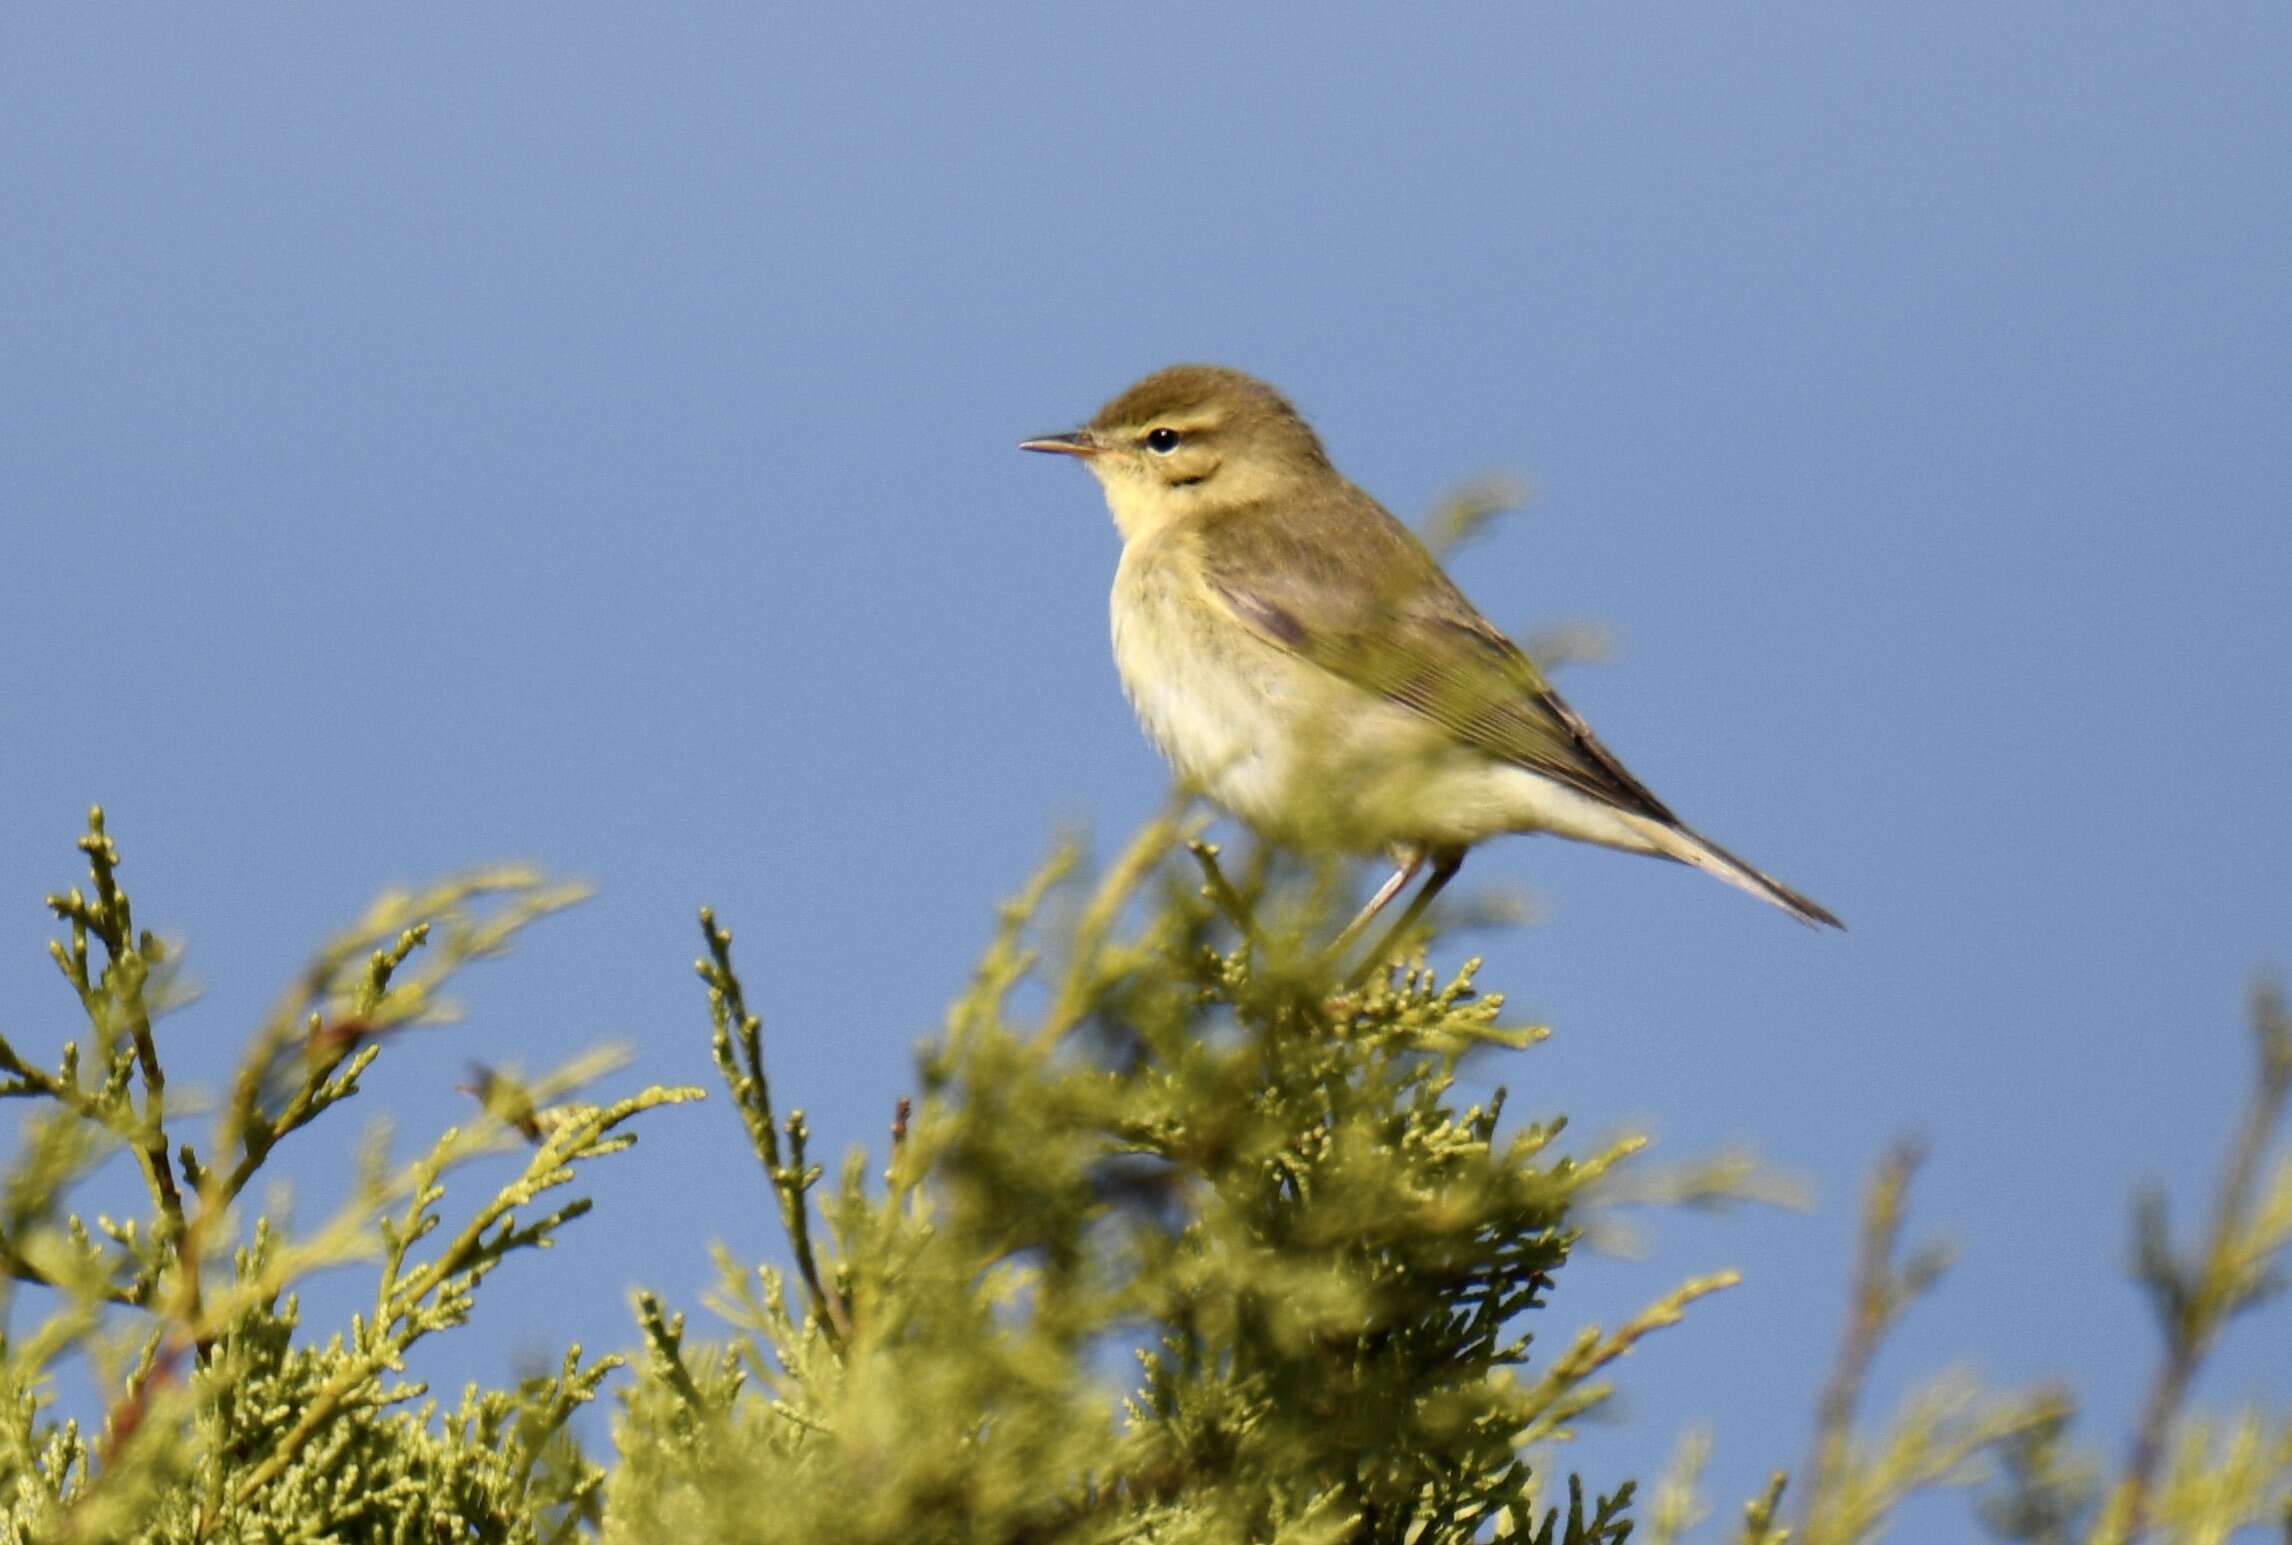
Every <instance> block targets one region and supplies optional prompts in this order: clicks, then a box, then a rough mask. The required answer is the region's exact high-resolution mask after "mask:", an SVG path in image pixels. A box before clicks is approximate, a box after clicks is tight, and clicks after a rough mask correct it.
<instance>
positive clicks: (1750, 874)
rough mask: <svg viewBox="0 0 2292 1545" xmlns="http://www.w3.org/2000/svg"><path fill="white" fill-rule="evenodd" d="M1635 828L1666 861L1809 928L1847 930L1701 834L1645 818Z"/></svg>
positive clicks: (1817, 906)
mask: <svg viewBox="0 0 2292 1545" xmlns="http://www.w3.org/2000/svg"><path fill="white" fill-rule="evenodd" d="M1632 824H1633V825H1635V826H1637V827H1638V828H1639V830H1640V831H1641V832H1642V833H1643V834H1644V835H1645V836H1646V838H1647V840H1648V841H1649V843H1651V844H1652V845H1653V846H1654V848H1655V851H1656V852H1658V853H1660V854H1662V855H1663V856H1664V857H1665V858H1675V859H1677V860H1679V862H1681V863H1683V864H1693V865H1694V866H1695V867H1696V868H1698V869H1700V870H1702V871H1703V872H1704V873H1705V874H1707V875H1710V876H1712V877H1713V878H1714V879H1720V880H1725V881H1726V882H1727V883H1728V884H1729V885H1732V886H1734V887H1735V888H1736V889H1737V890H1745V891H1749V892H1750V893H1751V894H1752V895H1754V896H1756V897H1758V898H1759V899H1760V900H1761V901H1765V902H1771V903H1772V904H1774V905H1775V906H1778V907H1781V908H1782V909H1783V910H1784V911H1785V912H1788V913H1790V914H1791V916H1793V917H1795V918H1797V919H1798V920H1799V921H1800V922H1802V923H1805V924H1806V925H1807V926H1808V927H1810V928H1837V929H1840V930H1842V931H1843V930H1844V929H1845V927H1846V924H1844V923H1842V922H1840V921H1839V920H1838V919H1837V917H1835V916H1833V915H1832V913H1831V912H1830V910H1829V908H1827V907H1824V906H1823V905H1821V904H1820V903H1819V902H1816V901H1813V900H1811V899H1810V898H1808V897H1805V896H1802V895H1800V894H1799V893H1798V892H1797V891H1795V890H1792V889H1791V888H1790V887H1789V886H1788V885H1785V884H1784V883H1783V882H1782V881H1780V880H1778V879H1775V878H1774V877H1773V876H1772V875H1767V874H1762V873H1760V872H1759V871H1758V870H1756V869H1754V868H1752V867H1751V866H1750V865H1749V864H1746V863H1744V862H1743V861H1742V860H1741V859H1739V858H1737V857H1736V856H1735V855H1734V854H1732V853H1730V852H1728V851H1727V850H1726V849H1725V848H1723V847H1721V846H1719V844H1718V843H1716V842H1713V841H1712V840H1711V839H1710V838H1708V837H1706V836H1704V835H1703V834H1702V833H1700V832H1697V831H1693V830H1691V829H1689V828H1688V827H1685V826H1680V825H1677V824H1676V823H1669V822H1662V821H1656V820H1652V819H1649V818H1645V817H1642V818H1640V819H1638V820H1635V821H1634V822H1633V823H1632Z"/></svg>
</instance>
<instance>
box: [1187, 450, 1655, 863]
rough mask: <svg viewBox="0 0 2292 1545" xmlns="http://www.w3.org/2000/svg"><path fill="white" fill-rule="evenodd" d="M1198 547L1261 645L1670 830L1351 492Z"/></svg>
mask: <svg viewBox="0 0 2292 1545" xmlns="http://www.w3.org/2000/svg"><path fill="white" fill-rule="evenodd" d="M1190 536H1191V538H1192V540H1193V542H1194V544H1195V548H1196V552H1197V554H1198V556H1199V558H1200V561H1201V564H1202V572H1203V577H1204V579H1205V580H1206V581H1207V582H1208V585H1209V588H1210V590H1211V591H1212V593H1214V594H1215V595H1216V596H1218V598H1219V599H1220V600H1221V601H1222V602H1223V603H1224V604H1225V605H1226V607H1227V608H1228V609H1229V610H1231V611H1232V613H1233V615H1234V617H1235V618H1236V620H1238V621H1239V622H1241V623H1242V624H1243V626H1245V627H1247V628H1249V629H1250V631H1251V632H1253V633H1255V634H1256V635H1257V636H1258V637H1260V638H1262V639H1264V640H1265V641H1266V642H1268V643H1270V644H1273V645H1275V646H1276V647H1278V648H1281V649H1285V650H1287V651H1289V652H1290V653H1292V654H1295V655H1297V656H1299V657H1300V658H1302V659H1305V660H1307V661H1310V662H1311V663H1313V664H1315V665H1318V666H1320V667H1321V668H1322V669H1324V670H1327V671H1330V672H1332V673H1333V674H1335V675H1337V676H1340V677H1342V678H1344V679H1345V680H1347V681H1350V682H1352V683H1354V684H1355V685H1357V686H1359V687H1362V688H1364V689H1365V690H1367V691H1371V692H1374V693H1376V694H1378V695H1379V696H1381V697H1385V698H1388V699H1390V700H1391V701H1393V702H1395V703H1399V704H1401V705H1403V706H1404V707H1407V708H1409V709H1411V710H1413V711H1415V712H1416V713H1419V714H1422V715H1423V716H1424V717H1425V718H1426V719H1428V720H1430V721H1431V722H1432V723H1434V724H1437V725H1439V726H1440V727H1441V728H1442V729H1443V730H1445V731H1447V732H1448V734H1450V735H1451V736H1453V737H1455V739H1456V740H1457V741H1458V742H1460V743H1461V744H1464V745H1468V746H1473V747H1476V748H1478V749H1479V750H1482V751H1485V752H1487V753H1488V754H1489V755H1490V756H1493V757H1497V758H1499V759H1501V760H1503V761H1507V762H1511V763H1513V764H1514V765H1516V766H1519V767H1523V768H1526V769H1527V770H1528V771H1530V772H1534V773H1540V774H1542V775H1543V776H1545V777H1547V778H1553V779H1557V780H1558V781H1560V782H1561V783H1564V784H1566V785H1568V786H1569V787H1571V788H1574V789H1578V790H1580V791H1582V792H1583V793H1586V794H1589V795H1591V796H1592V797H1594V798H1596V799H1600V800H1604V801H1606V802H1607V803H1609V804H1612V805H1616V806H1618V807H1620V808H1622V809H1626V810H1630V811H1632V812H1634V813H1636V814H1640V815H1645V816H1650V817H1653V818H1654V819H1656V820H1659V821H1663V822H1667V823H1673V822H1676V819H1677V818H1676V817H1674V816H1673V815H1672V813H1671V812H1670V810H1668V809H1666V808H1665V807H1664V805H1663V803H1662V801H1660V800H1658V799H1657V798H1656V797H1655V796H1654V795H1653V794H1652V793H1650V792H1649V791H1648V789H1647V786H1646V785H1645V784H1642V783H1641V782H1640V781H1639V780H1638V779H1637V778H1635V777H1633V776H1632V775H1631V773H1630V771H1629V770H1628V769H1626V768H1625V766H1624V765H1623V763H1622V762H1621V761H1619V760H1617V758H1616V756H1615V754H1614V753H1613V752H1611V751H1609V750H1608V748H1607V747H1605V746H1603V745H1601V744H1600V742H1599V739H1598V738H1597V737H1596V736H1594V735H1593V734H1592V731H1591V728H1590V726H1588V725H1587V724H1585V723H1584V720H1583V718H1582V716H1581V715H1579V714H1578V713H1577V712H1576V711H1575V710H1574V709H1573V708H1571V707H1569V706H1568V704H1567V703H1566V701H1565V700H1563V699H1562V698H1561V697H1560V695H1559V694H1558V693H1557V692H1554V691H1553V690H1552V688H1551V685H1550V684H1549V683H1548V682H1546V681H1545V680H1544V677H1543V674H1542V672H1540V671H1538V670H1537V669H1536V666H1535V662H1533V661H1531V660H1530V659H1529V658H1528V657H1527V656H1526V655H1525V654H1523V653H1521V651H1520V649H1519V648H1518V647H1517V646H1516V645H1514V644H1513V642H1512V641H1511V640H1510V639H1508V638H1506V637H1505V636H1504V635H1503V634H1502V633H1501V632H1499V631H1498V630H1497V629H1496V627H1495V626H1494V625H1493V624H1491V623H1490V622H1489V621H1488V619H1487V618H1485V617H1483V616H1482V615H1481V614H1480V613H1479V612H1478V611H1476V610H1475V609H1474V608H1473V605H1472V603H1471V602H1470V601H1468V600H1466V599H1465V598H1464V595H1463V593H1462V592H1461V591H1459V590H1458V589H1457V588H1456V586H1455V585H1454V584H1453V583H1452V582H1451V581H1450V580H1449V578H1448V576H1447V575H1446V574H1443V573H1442V572H1441V569H1440V565H1439V564H1438V563H1437V562H1435V561H1434V559H1433V556H1432V554H1431V553H1429V552H1427V551H1426V550H1425V547H1424V544H1423V543H1422V542H1419V541H1418V540H1417V539H1416V537H1415V536H1414V535H1412V534H1411V533H1410V532H1409V530H1408V528H1407V527H1405V526H1403V525H1402V524H1401V523H1400V522H1399V521H1397V520H1395V519H1394V518H1393V517H1392V516H1391V515H1390V514H1388V513H1387V512H1386V511H1385V509H1384V507H1383V506H1381V505H1379V504H1378V503H1377V502H1376V501H1375V500H1374V499H1371V498H1370V497H1369V496H1368V495H1367V494H1365V493H1362V492H1361V491H1360V490H1359V489H1357V488H1355V487H1353V486H1352V485H1351V484H1349V483H1346V484H1342V485H1340V486H1339V487H1338V488H1337V489H1335V490H1333V491H1332V493H1331V494H1330V496H1329V497H1328V498H1327V499H1325V500H1323V501H1321V502H1319V503H1317V504H1311V505H1301V504H1298V503H1296V502H1294V501H1292V502H1288V503H1287V504H1286V507H1285V505H1284V504H1282V503H1276V502H1272V501H1268V502H1265V503H1261V504H1254V505H1248V506H1244V507H1242V508H1240V509H1235V510H1227V511H1223V512H1221V513H1219V514H1218V515H1216V516H1215V517H1213V518H1210V519H1207V520H1205V521H1203V522H1202V523H1201V524H1200V525H1199V527H1198V528H1197V529H1196V530H1195V531H1193V532H1192V533H1190Z"/></svg>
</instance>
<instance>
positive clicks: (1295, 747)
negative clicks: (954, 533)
mask: <svg viewBox="0 0 2292 1545" xmlns="http://www.w3.org/2000/svg"><path fill="white" fill-rule="evenodd" d="M1220 605H1221V603H1220V602H1219V601H1218V600H1217V599H1216V597H1214V596H1213V595H1211V594H1210V593H1209V592H1208V591H1207V590H1206V589H1204V588H1201V587H1200V586H1199V582H1198V581H1197V580H1196V579H1195V577H1194V576H1193V574H1192V573H1191V572H1189V570H1188V568H1187V566H1186V565H1184V564H1183V563H1182V562H1172V561H1157V560H1156V558H1155V555H1154V554H1153V553H1152V551H1151V549H1149V550H1148V551H1147V552H1146V553H1144V554H1140V553H1137V552H1132V553H1128V554H1125V556H1124V559H1123V564H1122V568H1121V571H1120V572H1119V573H1118V574H1117V576H1116V579H1115V586H1114V595H1113V606H1112V613H1113V633H1114V660H1115V665H1116V668H1117V669H1118V670H1119V671H1120V672H1121V675H1122V684H1123V687H1124V689H1125V690H1126V691H1127V692H1128V693H1129V695H1130V701H1131V705H1132V707H1134V708H1135V709H1136V710H1137V713H1138V719H1139V722H1140V724H1142V725H1143V726H1144V727H1145V730H1146V733H1147V735H1148V736H1149V737H1150V738H1151V739H1152V740H1153V742H1154V744H1155V745H1156V746H1157V747H1158V748H1160V750H1161V752H1162V754H1163V755H1164V756H1165V757H1167V758H1168V759H1169V761H1170V764H1171V766H1172V767H1173V768H1174V769H1175V770H1176V771H1177V773H1178V776H1179V778H1180V779H1181V780H1182V781H1184V782H1186V783H1188V784H1190V785H1192V786H1193V787H1195V788H1198V789H1199V790H1201V791H1202V792H1203V793H1204V794H1206V795H1208V796H1209V797H1210V798H1211V799H1213V800H1215V801H1216V802H1217V803H1218V804H1220V805H1223V806H1224V807H1225V808H1227V809H1228V810H1230V811H1232V812H1233V813H1234V814H1235V815H1237V816H1240V817H1241V818H1242V819H1243V820H1245V821H1247V822H1248V823H1249V824H1250V825H1252V826H1254V827H1256V828H1258V829H1259V830H1260V831H1262V832H1265V833H1266V834H1268V835H1270V836H1274V837H1278V838H1282V839H1285V840H1289V841H1297V842H1304V843H1307V844H1310V845H1317V846H1321V845H1325V846H1334V847H1340V848H1346V849H1353V850H1357V851H1370V850H1374V849H1379V848H1388V847H1392V846H1395V845H1398V844H1416V843H1426V844H1432V845H1435V846H1456V847H1463V846H1469V845H1471V844H1473V843H1476V842H1479V841H1481V840H1482V839H1484V838H1487V837H1490V836H1493V835H1495V834H1497V833H1499V832H1508V831H1510V832H1517V831H1534V830H1551V831H1561V832H1566V833H1567V834H1569V835H1571V836H1581V837H1585V838H1588V839H1589V840H1592V841H1595V842H1606V843H1610V844H1613V845H1616V846H1631V847H1639V846H1643V845H1644V839H1643V838H1641V837H1640V836H1639V835H1638V834H1637V833H1635V832H1629V831H1626V830H1625V829H1623V828H1621V827H1620V826H1619V825H1618V824H1617V823H1616V821H1615V819H1614V817H1613V813H1612V812H1610V811H1608V810H1607V809H1606V808H1605V807H1602V806H1597V805H1595V804H1594V803H1593V802H1592V801H1589V800H1586V799H1584V798H1583V797H1582V796H1581V795H1578V794H1576V793H1574V792H1573V791H1572V790H1569V789H1566V788H1563V787H1561V786H1560V785H1558V784H1556V783H1553V782H1552V781H1551V780H1549V779H1546V778H1542V777H1538V776H1536V775H1534V774H1532V773H1528V772H1525V771H1523V770H1522V769H1520V768H1517V767H1514V766H1512V765H1510V764H1508V763H1504V762H1499V761H1496V760H1494V759H1492V758H1490V757H1488V756H1487V755H1485V754H1484V753H1482V752H1480V751H1477V750H1474V749H1471V748H1468V747H1465V746H1461V745H1459V744H1457V743H1456V742H1455V741H1453V740H1451V739H1449V738H1448V737H1447V736H1446V735H1445V734H1443V733H1442V732H1441V731H1439V730H1438V729H1437V728H1436V727H1435V726H1433V725H1432V724H1431V723H1430V722H1429V721H1427V720H1425V719H1424V718H1422V717H1421V716H1419V715H1417V714H1415V713H1412V712H1410V711H1409V710H1408V709H1405V708H1402V707H1400V706H1398V705H1396V704H1393V703H1390V702H1387V701H1386V700H1384V699H1383V698H1380V697H1377V696H1375V695H1373V694H1371V693H1368V692H1365V691H1363V690H1361V689H1360V688H1358V687H1355V686H1353V685H1352V684H1351V683H1349V682H1346V681H1343V680H1341V679H1339V678H1337V677H1335V676H1333V675H1331V674H1329V673H1328V672H1326V671H1323V670H1321V669H1320V668H1319V667H1317V666H1314V665H1311V664H1309V663H1307V662H1306V661H1303V660H1301V659H1299V658H1298V657H1297V656H1295V655H1292V654H1290V653H1288V652H1287V651H1286V650H1282V649H1279V648H1276V647H1275V646H1274V645H1272V644H1269V643H1267V642H1266V641H1264V640H1263V639H1261V638H1259V637H1258V636H1257V635H1255V634H1254V633H1251V632H1250V631H1249V630H1248V629H1246V628H1245V627H1243V626H1241V625H1240V624H1239V623H1238V622H1236V621H1234V620H1233V619H1231V618H1230V617H1229V616H1227V615H1223V614H1221V612H1220V610H1219V608H1220Z"/></svg>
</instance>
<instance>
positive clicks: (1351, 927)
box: [1329, 848, 1425, 960]
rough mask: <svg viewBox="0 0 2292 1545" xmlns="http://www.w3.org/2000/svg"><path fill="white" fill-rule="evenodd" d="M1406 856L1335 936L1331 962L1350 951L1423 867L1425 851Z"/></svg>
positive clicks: (1418, 850) (1412, 852) (1415, 850)
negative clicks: (1341, 931)
mask: <svg viewBox="0 0 2292 1545" xmlns="http://www.w3.org/2000/svg"><path fill="white" fill-rule="evenodd" d="M1408 854H1409V856H1408V857H1407V858H1405V859H1403V860H1402V861H1401V866H1400V867H1399V868H1398V869H1395V870H1394V871H1393V874H1392V878H1391V879H1389V880H1387V881H1386V882H1385V883H1384V884H1382V885H1380V886H1378V887H1377V894H1376V895H1374V896H1371V897H1370V898H1369V904H1368V905H1367V906H1365V907H1363V908H1362V909H1361V915H1360V916H1359V917H1356V918H1354V919H1353V921H1351V922H1350V923H1347V924H1346V925H1345V931H1344V932H1343V933H1340V934H1339V935H1337V940H1336V942H1335V943H1333V944H1331V945H1330V946H1329V958H1330V959H1331V960H1335V959H1336V958H1337V957H1338V956H1340V955H1342V954H1344V953H1345V952H1346V951H1347V950H1349V949H1351V948H1352V947H1353V941H1354V940H1355V939H1358V938H1359V937H1361V930H1362V929H1364V928H1367V927H1368V926H1369V924H1370V922H1371V921H1372V920H1373V919H1374V918H1375V917H1376V915H1377V914H1378V913H1379V912H1382V911H1384V910H1385V903H1387V902H1389V901H1391V900H1392V899H1393V898H1394V897H1395V896H1398V895H1399V894H1400V893H1401V888H1402V887H1403V886H1405V885H1407V884H1408V883H1409V881H1411V880H1413V879H1415V878H1416V877H1417V871H1418V870H1419V869H1422V868H1423V867H1424V866H1425V850H1424V849H1423V848H1410V849H1409V850H1408Z"/></svg>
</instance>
